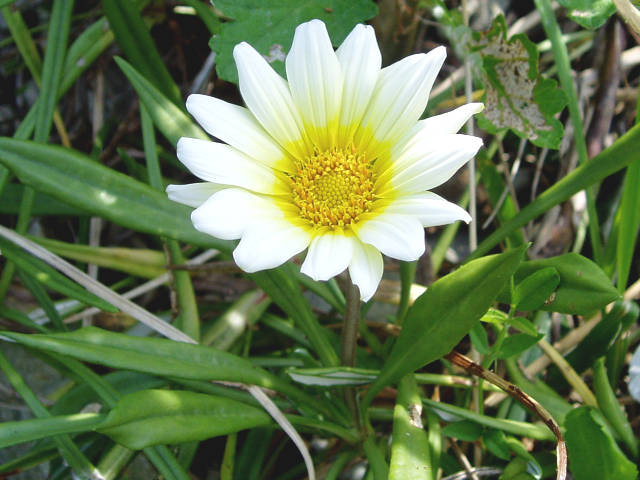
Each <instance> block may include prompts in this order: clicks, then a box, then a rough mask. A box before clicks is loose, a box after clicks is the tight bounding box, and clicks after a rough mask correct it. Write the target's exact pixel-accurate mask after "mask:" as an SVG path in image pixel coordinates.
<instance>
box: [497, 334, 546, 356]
mask: <svg viewBox="0 0 640 480" xmlns="http://www.w3.org/2000/svg"><path fill="white" fill-rule="evenodd" d="M543 337H544V335H543V334H540V335H538V336H531V335H529V334H527V333H516V334H515V335H511V336H509V337H507V338H505V339H504V341H503V342H502V345H501V346H500V351H499V352H498V358H509V357H513V356H514V355H519V354H521V353H522V352H524V351H525V350H527V349H529V348H530V347H533V346H534V345H535V344H536V343H538V341H539V340H540V339H541V338H543Z"/></svg>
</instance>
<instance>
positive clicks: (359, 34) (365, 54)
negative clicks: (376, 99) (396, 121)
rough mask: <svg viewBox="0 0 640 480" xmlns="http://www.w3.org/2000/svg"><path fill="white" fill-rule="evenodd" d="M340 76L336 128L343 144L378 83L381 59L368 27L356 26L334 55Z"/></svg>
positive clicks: (349, 136) (374, 36)
mask: <svg viewBox="0 0 640 480" xmlns="http://www.w3.org/2000/svg"><path fill="white" fill-rule="evenodd" d="M336 55H337V56H338V61H339V62H340V66H341V67H342V73H343V76H344V91H343V95H342V111H341V112H340V128H341V129H342V132H341V133H342V135H343V138H344V139H345V141H346V142H349V141H350V140H351V135H352V134H353V132H354V131H355V129H356V128H357V127H358V125H359V124H360V121H361V120H362V116H363V115H364V111H365V109H366V108H367V105H368V104H369V100H371V95H372V93H373V89H374V88H375V86H376V82H377V81H378V74H379V73H380V66H381V65H382V55H380V49H379V48H378V42H377V41H376V35H375V31H374V30H373V27H371V26H370V25H356V27H355V28H354V29H353V30H352V31H351V33H350V34H349V35H348V36H347V38H346V39H345V40H344V42H342V45H340V48H338V50H337V51H336Z"/></svg>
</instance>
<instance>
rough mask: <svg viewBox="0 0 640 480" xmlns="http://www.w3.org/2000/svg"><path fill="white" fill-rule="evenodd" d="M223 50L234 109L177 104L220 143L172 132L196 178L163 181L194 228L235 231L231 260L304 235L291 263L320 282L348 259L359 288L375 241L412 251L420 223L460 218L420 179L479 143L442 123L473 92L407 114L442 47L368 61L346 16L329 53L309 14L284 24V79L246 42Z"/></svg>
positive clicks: (465, 113) (367, 279) (255, 267)
mask: <svg viewBox="0 0 640 480" xmlns="http://www.w3.org/2000/svg"><path fill="white" fill-rule="evenodd" d="M233 55H234V58H235V61H236V64H237V67H238V76H239V80H240V93H241V94H242V98H243V99H244V101H245V103H246V104H247V108H244V107H239V106H236V105H232V104H229V103H226V102H224V101H222V100H218V99H216V98H213V97H208V96H204V95H191V96H189V98H188V99H187V110H189V112H190V113H191V114H192V115H193V116H194V117H195V119H196V120H197V121H198V122H199V123H200V124H201V125H202V126H203V127H204V129H205V130H206V131H207V132H208V133H210V134H211V135H213V136H214V137H216V138H218V139H220V140H221V141H222V142H225V143H217V142H210V141H204V140H197V139H193V138H181V139H180V141H179V142H178V158H179V159H180V161H181V162H182V163H184V164H185V166H186V167H187V168H188V169H189V170H190V171H191V172H193V173H194V174H195V175H196V176H198V177H200V178H201V179H202V180H204V181H205V182H206V183H196V184H191V185H170V186H169V187H168V188H167V192H168V194H169V197H170V198H171V199H172V200H175V201H177V202H182V203H185V204H187V205H191V206H193V207H198V208H196V210H194V211H193V213H192V215H191V219H192V221H193V224H194V226H195V227H196V228H197V229H198V230H200V231H202V232H205V233H208V234H210V235H213V236H215V237H218V238H222V239H228V240H231V239H240V243H239V244H238V246H237V247H236V249H235V250H234V252H233V256H234V259H235V261H236V263H237V264H238V266H240V268H242V269H243V270H245V271H247V272H256V271H259V270H263V269H268V268H274V267H277V266H278V265H281V264H282V263H284V262H285V261H287V260H288V259H290V258H291V257H292V256H294V255H296V254H298V253H300V252H302V251H303V250H305V249H306V248H307V247H308V249H309V250H308V252H307V255H306V258H305V260H304V263H303V264H302V268H301V271H302V272H303V273H305V274H307V275H309V276H310V277H312V278H314V279H316V280H328V279H329V278H331V277H333V276H335V275H337V274H339V273H341V272H342V271H343V270H345V269H346V268H348V269H349V274H350V275H351V279H352V280H353V282H354V283H355V284H356V285H357V286H358V287H359V288H360V293H361V296H362V299H363V300H368V299H369V298H371V297H372V296H373V294H374V293H375V291H376V289H377V287H378V283H379V282H380V278H381V277H382V269H383V263H382V255H381V253H383V254H385V255H387V256H389V257H393V258H397V259H399V260H405V261H411V260H416V259H417V258H418V257H420V256H421V255H422V253H423V252H424V248H425V240H424V227H429V226H435V225H444V224H448V223H452V222H454V221H456V220H463V221H465V222H469V221H470V220H471V218H470V216H469V214H468V213H467V212H466V211H465V210H463V209H462V208H460V207H458V206H457V205H455V204H453V203H450V202H448V201H446V200H444V199H443V198H441V197H439V196H438V195H436V194H434V193H431V192H429V191H428V190H429V189H431V188H434V187H436V186H438V185H440V184H441V183H443V182H445V181H447V180H448V179H449V178H450V177H451V176H452V175H453V174H454V173H455V172H456V171H457V170H458V169H459V168H460V167H461V166H462V165H463V164H464V163H465V162H467V161H468V160H469V159H470V158H472V157H473V155H475V153H476V152H477V151H478V149H479V148H480V146H481V145H482V141H481V140H480V139H479V138H477V137H473V136H467V135H459V134H456V132H457V131H458V130H459V129H460V127H461V126H462V125H463V124H464V123H465V122H466V121H467V119H468V118H469V117H470V116H471V115H473V114H474V113H477V112H479V111H480V110H481V109H482V104H479V103H472V104H468V105H464V106H462V107H460V108H457V109H456V110H453V111H452V112H449V113H446V114H443V115H438V116H436V117H431V118H427V119H425V120H419V118H420V115H421V114H422V112H423V111H424V109H425V107H426V105H427V99H428V97H429V92H430V90H431V86H432V85H433V82H434V80H435V79H436V76H437V75H438V71H439V70H440V67H441V66H442V63H443V62H444V59H445V56H446V53H445V49H444V47H438V48H435V49H434V50H432V51H430V52H429V53H427V54H417V55H411V56H410V57H407V58H405V59H403V60H400V61H399V62H397V63H394V64H393V65H390V66H389V67H386V68H383V69H381V68H380V64H381V57H380V50H379V49H378V45H377V43H376V40H375V35H374V31H373V29H372V28H371V27H370V26H366V25H358V26H356V27H355V28H354V29H353V31H352V32H351V33H350V34H349V36H348V37H347V38H346V40H345V41H344V42H343V44H342V45H341V46H340V48H338V50H337V51H336V52H334V50H333V47H332V46H331V41H330V40H329V36H328V34H327V30H326V28H325V25H324V23H322V22H321V21H319V20H312V21H310V22H308V23H304V24H302V25H300V26H299V27H298V28H297V29H296V32H295V37H294V39H293V45H292V46H291V51H290V52H289V54H288V55H287V58H286V71H287V78H288V81H285V80H284V79H283V78H282V77H280V76H279V75H278V74H277V73H276V72H275V71H274V70H273V69H272V68H271V67H270V66H269V65H268V63H267V62H266V61H265V59H264V58H263V57H262V56H261V55H260V54H259V53H258V52H257V51H256V50H254V49H253V48H252V47H251V46H250V45H248V44H247V43H241V44H239V45H237V46H236V47H235V49H234V52H233Z"/></svg>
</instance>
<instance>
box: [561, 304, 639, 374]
mask: <svg viewBox="0 0 640 480" xmlns="http://www.w3.org/2000/svg"><path fill="white" fill-rule="evenodd" d="M637 319H638V305H637V304H636V303H634V302H630V301H627V300H619V301H617V302H615V303H614V304H613V307H612V308H611V310H610V311H609V312H607V313H606V314H605V315H604V316H603V317H602V320H600V322H599V323H598V324H597V325H596V326H595V327H594V328H593V330H591V331H590V332H589V334H588V335H587V336H586V337H585V338H583V339H582V341H581V342H580V343H579V344H578V345H577V346H576V348H574V349H573V350H572V351H571V352H569V353H568V354H567V356H566V360H567V362H569V363H570V364H571V366H572V367H573V368H574V370H575V371H576V372H578V373H582V372H584V371H585V370H586V369H588V368H589V367H591V366H592V364H593V360H594V359H595V358H598V357H600V356H602V355H604V354H606V353H607V351H608V350H609V349H610V348H611V346H612V345H613V344H614V343H615V342H616V340H617V339H618V338H619V337H620V335H621V334H622V333H623V332H624V331H625V330H626V329H627V328H629V327H630V326H631V325H633V324H635V322H636V320H637ZM560 378H561V374H560V371H559V369H557V368H556V367H554V368H553V369H551V371H550V372H549V379H550V382H551V383H554V382H555V381H557V380H559V379H560Z"/></svg>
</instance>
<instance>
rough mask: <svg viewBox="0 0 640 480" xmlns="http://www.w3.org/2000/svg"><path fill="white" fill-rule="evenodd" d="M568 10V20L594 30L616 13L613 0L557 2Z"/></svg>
mask: <svg viewBox="0 0 640 480" xmlns="http://www.w3.org/2000/svg"><path fill="white" fill-rule="evenodd" d="M558 3H559V4H560V5H562V6H563V7H565V8H566V9H568V10H569V11H568V12H567V14H568V16H569V18H570V19H571V20H573V21H574V22H576V23H577V24H578V25H580V26H581V27H584V28H588V29H590V30H595V29H597V28H600V27H601V26H602V25H604V22H606V21H607V19H608V18H609V17H610V16H611V15H613V14H614V13H615V12H616V6H615V5H614V3H613V0H558Z"/></svg>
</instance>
